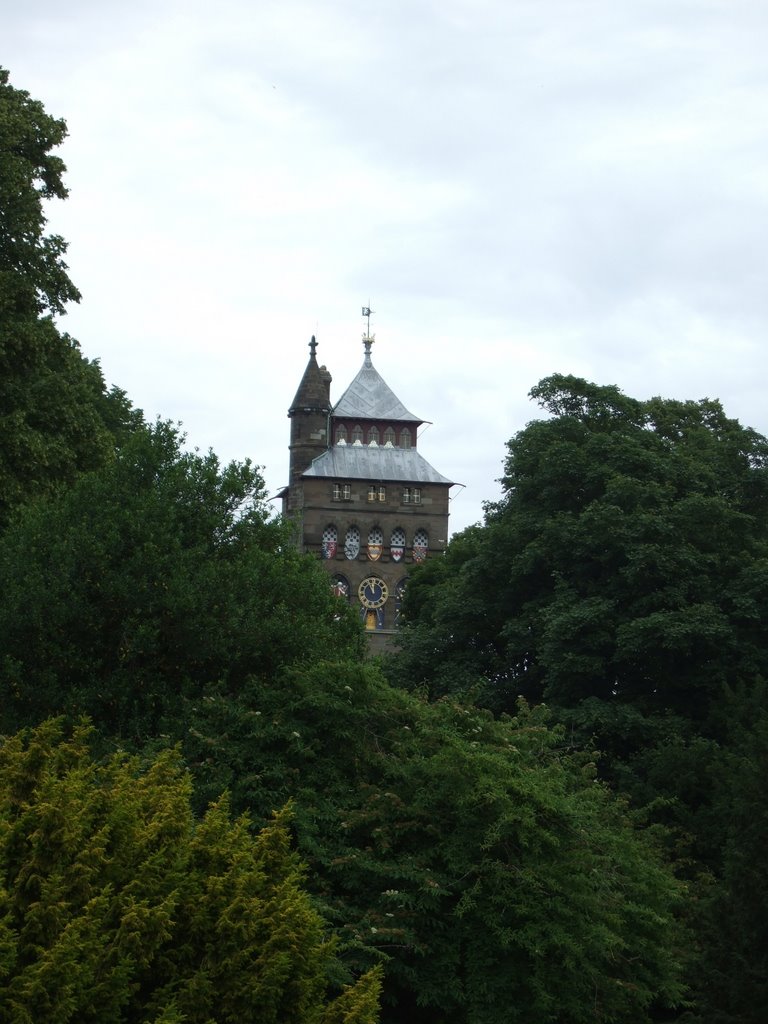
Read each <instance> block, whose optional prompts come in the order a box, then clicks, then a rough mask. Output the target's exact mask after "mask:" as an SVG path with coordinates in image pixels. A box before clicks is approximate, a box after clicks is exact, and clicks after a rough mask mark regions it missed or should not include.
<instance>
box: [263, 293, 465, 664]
mask: <svg viewBox="0 0 768 1024" xmlns="http://www.w3.org/2000/svg"><path fill="white" fill-rule="evenodd" d="M363 313H364V315H366V314H368V316H370V311H368V310H364V311H363ZM373 343H374V338H373V337H372V336H371V334H370V330H368V331H367V332H366V333H365V334H364V336H363V349H364V358H363V365H362V367H361V368H360V370H359V372H358V373H357V375H356V376H355V378H354V379H353V380H352V382H351V383H350V384H349V386H348V387H347V389H346V391H344V393H343V394H342V395H341V397H340V398H339V400H338V401H337V402H336V404H335V405H331V402H330V384H331V375H330V374H329V373H328V371H327V370H326V368H325V367H324V366H318V364H317V358H316V350H317V347H318V346H317V342H316V341H315V338H314V337H313V338H312V341H311V342H310V345H309V347H310V357H309V363H308V364H307V368H306V370H305V371H304V376H303V377H302V380H301V383H300V385H299V389H298V391H297V392H296V397H295V398H294V400H293V403H292V405H291V407H290V409H289V412H288V415H289V417H290V418H291V440H290V445H289V450H290V469H289V484H288V486H287V487H286V488H284V490H283V491H282V492H281V497H282V499H283V514H284V515H285V516H288V517H291V518H293V519H295V520H296V524H297V529H298V542H299V544H300V546H301V548H302V550H304V551H307V552H310V553H312V554H315V555H316V556H317V558H319V559H322V561H323V565H324V567H325V568H326V570H327V572H328V575H329V581H330V585H331V586H332V587H333V589H334V591H335V592H336V593H337V594H338V595H339V596H340V597H343V598H344V599H346V600H348V601H349V602H350V604H351V605H352V606H353V607H354V608H356V609H358V611H359V614H360V617H361V620H362V622H363V624H364V626H365V629H366V631H367V633H368V636H369V638H370V641H371V645H372V648H373V649H374V650H378V651H381V650H386V649H387V648H391V647H393V646H394V645H395V643H396V634H397V627H398V615H399V610H400V602H401V600H402V596H403V593H404V591H405V587H406V585H407V580H408V572H409V570H410V569H411V567H412V566H413V565H414V564H417V563H419V562H422V561H424V559H426V558H434V557H436V556H439V555H441V554H442V552H443V551H444V550H445V545H446V543H447V539H448V503H449V491H450V488H451V487H452V486H453V481H452V480H449V479H448V478H447V477H444V476H442V475H441V474H440V473H438V472H437V470H436V469H434V468H433V467H432V466H431V465H430V464H429V463H428V462H427V460H426V459H425V458H424V457H423V456H422V454H421V452H420V450H419V435H418V431H419V427H420V426H422V424H423V423H424V422H425V421H424V420H422V419H420V418H419V417H418V416H415V415H414V414H413V413H411V412H409V410H408V409H407V408H406V407H405V405H403V403H402V402H401V401H400V399H399V398H398V397H397V396H396V395H395V393H394V392H393V391H392V389H391V388H390V387H389V385H388V384H387V383H386V382H385V381H384V379H383V378H382V377H381V375H380V374H379V372H378V371H377V370H376V368H375V367H374V365H373V360H372V356H371V350H372V347H373Z"/></svg>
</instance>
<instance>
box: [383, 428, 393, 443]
mask: <svg viewBox="0 0 768 1024" xmlns="http://www.w3.org/2000/svg"><path fill="white" fill-rule="evenodd" d="M394 443H395V432H394V430H393V429H392V427H387V429H386V430H385V431H384V444H391V445H394Z"/></svg>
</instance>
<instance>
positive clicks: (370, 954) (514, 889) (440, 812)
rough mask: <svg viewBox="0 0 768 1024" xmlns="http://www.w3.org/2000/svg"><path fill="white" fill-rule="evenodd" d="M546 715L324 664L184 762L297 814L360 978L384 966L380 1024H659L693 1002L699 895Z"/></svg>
mask: <svg viewBox="0 0 768 1024" xmlns="http://www.w3.org/2000/svg"><path fill="white" fill-rule="evenodd" d="M562 742H563V739H562V734H561V733H560V732H558V731H552V730H550V729H549V728H548V727H547V726H546V722H545V715H544V714H543V712H541V711H537V712H529V711H527V709H525V708H521V710H520V712H519V714H518V715H517V716H516V717H515V718H514V719H503V720H499V721H495V720H494V719H493V718H492V716H491V715H490V714H489V713H488V712H484V711H480V710H478V709H476V708H473V707H471V706H467V705H462V704H459V703H457V702H455V701H453V700H449V699H446V700H442V701H439V702H437V703H436V704H430V703H428V702H427V701H425V700H423V699H420V698H418V697H415V696H413V695H411V694H408V693H406V692H405V691H402V690H397V689H394V688H392V687H390V686H388V685H387V684H386V682H385V681H384V680H383V679H382V678H381V676H380V673H379V671H378V669H377V668H376V666H373V665H354V664H350V663H348V662H347V663H325V664H322V663H321V664H315V665H313V666H310V667H306V666H302V667H295V668H289V669H286V670H284V671H282V672H281V673H280V674H279V675H278V677H277V678H276V679H260V680H256V679H254V680H251V681H250V682H249V683H247V684H246V686H245V687H244V688H243V690H242V691H241V692H240V693H239V694H238V695H237V697H236V698H233V697H232V696H229V695H216V694H215V693H209V694H208V696H207V699H205V700H201V701H198V702H197V705H196V712H195V714H194V715H193V717H192V727H191V730H190V734H189V736H188V737H187V740H186V742H185V751H186V755H187V758H188V762H189V764H190V767H191V769H192V770H193V772H194V774H195V777H196V780H197V785H198V787H199V789H198V791H199V795H200V797H201V798H202V799H207V798H208V794H209V793H215V792H218V791H219V790H220V789H221V788H222V787H223V786H229V787H231V789H232V799H233V802H234V805H235V806H236V807H241V806H244V807H248V808H250V809H251V812H252V813H253V814H254V815H255V817H256V820H266V818H267V816H268V814H269V812H270V809H271V807H273V806H275V805H280V804H282V803H284V802H285V801H287V800H293V801H294V808H295V829H296V836H297V842H298V848H299V851H300V853H301V855H302V857H303V858H304V859H305V860H306V861H307V863H308V866H309V869H310V876H309V880H308V884H309V886H310V889H311V891H312V892H313V893H314V894H315V895H316V897H317V898H318V899H319V900H320V906H321V907H322V910H323V914H324V916H326V917H327V918H328V919H329V920H330V921H331V922H332V923H333V924H334V925H335V927H336V928H337V929H338V933H339V936H340V940H341V946H340V954H341V958H342V961H343V963H345V964H346V965H347V966H348V967H349V968H351V969H352V970H353V971H355V972H357V971H361V970H365V969H366V968H368V967H370V966H371V965H372V964H375V963H379V962H383V963H384V965H385V982H384V990H383V1004H384V1005H383V1019H384V1020H385V1021H387V1022H391V1024H394V1022H395V1021H402V1020H408V1021H409V1022H412V1024H435V1022H437V1021H440V1022H443V1024H495V1022H497V1021H499V1020H504V1021H509V1022H514V1021H521V1022H522V1021H526V1022H527V1021H531V1020H536V1021H541V1022H542V1024H543V1022H546V1021H553V1022H554V1021H557V1022H559V1024H576V1022H584V1024H586V1022H590V1024H594V1022H598V1021H602V1022H609V1021H616V1022H619V1021H621V1022H624V1021H637V1022H640V1021H648V1020H650V1019H651V1013H652V1012H653V1009H654V1007H658V1006H666V1007H669V1006H670V1005H674V1004H676V1003H677V1002H679V1001H680V999H681V998H682V986H681V984H680V956H681V948H682V945H683V933H682V931H681V930H680V929H679V927H678V924H677V923H676V919H675V914H676V911H677V909H678V907H679V903H680V900H681V896H682V890H681V889H680V888H679V887H678V885H677V884H676V882H675V881H674V879H673V878H672V876H671V874H670V872H669V871H668V870H667V869H666V868H665V867H664V865H663V862H662V860H661V858H660V856H659V854H658V851H657V850H656V849H655V847H654V840H653V837H652V835H650V834H646V835H642V834H640V833H639V832H638V830H637V829H636V828H635V827H634V826H633V823H632V821H631V820H630V817H629V815H628V814H627V813H626V809H625V808H624V807H623V805H622V804H621V803H620V802H618V801H616V800H615V799H614V798H613V797H612V796H611V794H610V792H609V791H608V790H607V789H606V787H605V786H603V785H601V784H600V783H598V782H596V780H595V773H594V765H592V764H591V763H590V760H589V758H588V757H585V756H578V757H577V756H569V755H566V754H564V753H563V752H562V751H561V750H560V749H558V748H559V747H561V746H562Z"/></svg>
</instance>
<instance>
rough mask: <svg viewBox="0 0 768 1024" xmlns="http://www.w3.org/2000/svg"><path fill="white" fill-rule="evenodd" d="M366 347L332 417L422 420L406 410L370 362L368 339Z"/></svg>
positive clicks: (415, 421)
mask: <svg viewBox="0 0 768 1024" xmlns="http://www.w3.org/2000/svg"><path fill="white" fill-rule="evenodd" d="M365 340H366V341H368V342H369V344H368V345H367V346H366V352H365V362H364V363H363V366H362V368H361V370H360V372H359V373H358V375H357V376H356V377H355V379H354V380H353V381H352V383H351V384H350V385H349V387H348V388H347V390H346V391H345V392H344V394H343V395H342V396H341V398H340V399H339V400H338V402H337V403H336V405H335V406H334V408H333V415H334V416H349V417H351V418H352V419H365V420H393V421H395V420H399V421H400V422H402V421H407V422H410V423H423V422H424V420H422V419H419V417H418V416H414V415H413V413H412V412H408V410H407V409H406V408H405V406H404V405H403V403H402V402H401V401H400V399H399V398H398V397H397V395H396V394H395V393H394V391H393V390H392V389H391V388H390V386H389V384H387V382H386V381H385V380H384V378H383V377H382V376H381V374H380V373H379V371H378V370H377V369H376V368H375V367H374V365H373V363H372V362H371V353H370V339H365Z"/></svg>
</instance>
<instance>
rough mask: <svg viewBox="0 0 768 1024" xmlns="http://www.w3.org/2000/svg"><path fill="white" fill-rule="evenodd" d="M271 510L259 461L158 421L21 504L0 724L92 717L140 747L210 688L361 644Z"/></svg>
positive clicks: (6, 617) (0, 627)
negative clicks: (234, 457) (198, 443)
mask: <svg viewBox="0 0 768 1024" xmlns="http://www.w3.org/2000/svg"><path fill="white" fill-rule="evenodd" d="M269 517H270V510H269V507H268V505H267V504H266V500H265V495H264V490H263V483H262V480H261V477H260V476H259V473H258V472H257V470H255V469H254V468H253V467H252V466H251V465H250V464H249V463H247V462H246V463H232V464H230V465H228V466H225V467H221V466H220V465H219V463H218V460H217V459H216V457H215V456H214V455H213V454H208V455H200V454H198V453H190V452H185V451H183V450H182V448H181V438H180V436H179V434H178V432H177V431H176V430H175V429H174V428H173V427H171V426H170V425H168V424H166V423H158V424H156V425H155V426H153V427H145V428H141V429H138V430H136V431H135V432H134V434H133V435H132V436H131V438H130V439H129V440H128V441H127V442H126V443H125V444H124V445H123V447H122V448H121V450H120V451H119V453H118V454H117V455H116V457H115V458H114V460H113V461H112V462H110V463H109V464H108V465H106V466H104V467H103V468H102V469H100V470H97V471H94V472H92V473H89V474H84V475H83V476H81V477H80V478H78V480H76V481H75V483H74V484H73V485H72V486H71V487H70V488H69V489H68V490H67V491H66V492H65V493H62V494H60V495H58V496H56V497H55V498H51V499H50V500H49V501H47V502H45V503H39V504H37V505H36V506H33V507H30V508H28V509H26V510H25V513H24V514H23V515H20V516H19V517H18V518H17V521H16V522H14V523H13V524H12V525H11V526H10V527H9V529H8V530H7V531H6V533H5V535H4V536H3V537H2V538H0V589H1V590H2V592H3V595H4V598H3V602H2V604H1V605H0V695H1V696H0V727H2V728H4V729H6V730H8V731H14V730H15V729H17V728H20V727H22V726H24V725H31V724H34V723H36V722H39V721H41V720H42V719H43V718H45V717H47V716H50V715H55V714H61V713H63V714H66V715H68V716H70V718H77V717H78V716H79V715H81V714H88V715H90V716H91V717H92V719H93V721H94V723H96V725H97V726H98V728H99V730H100V731H101V732H102V734H104V735H106V736H112V737H116V738H118V739H119V740H120V741H121V742H123V743H134V744H135V743H142V742H144V741H145V740H146V739H147V738H149V737H154V736H157V735H160V734H166V735H174V736H175V735H178V734H179V731H180V730H182V731H183V726H182V723H181V722H180V721H179V715H180V714H181V713H182V710H183V706H184V705H183V698H185V697H188V696H197V695H198V694H200V693H202V692H203V690H204V688H205V686H207V685H213V684H217V685H220V686H222V687H224V688H225V690H226V691H227V692H237V691H238V689H239V688H240V687H241V686H242V685H243V681H244V680H245V679H246V678H247V677H249V676H250V675H252V674H256V675H264V676H267V677H269V676H271V675H272V674H273V673H274V672H275V671H276V670H277V668H278V667H279V666H280V665H283V664H290V663H294V662H296V661H302V660H307V659H310V658H312V657H317V656H319V655H320V654H321V653H327V651H329V650H335V651H337V652H338V653H339V654H340V655H343V654H350V653H352V654H354V653H356V652H357V651H358V650H359V645H360V642H361V636H360V630H359V624H358V623H356V622H355V621H354V620H353V618H352V617H351V615H350V614H346V613H345V612H344V611H343V609H342V608H341V606H340V604H339V602H338V601H337V600H336V599H335V598H334V597H333V595H332V594H331V592H330V588H329V587H328V581H327V576H326V575H325V574H324V573H323V572H322V570H321V569H320V567H319V566H317V565H316V564H315V563H314V562H312V561H311V560H310V559H308V558H306V557H304V556H302V555H299V554H298V553H297V552H296V550H295V548H294V546H293V545H292V544H291V543H290V542H289V540H288V536H287V534H286V530H285V528H284V527H283V526H282V525H281V524H279V523H278V522H276V521H274V520H270V518H269Z"/></svg>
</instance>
